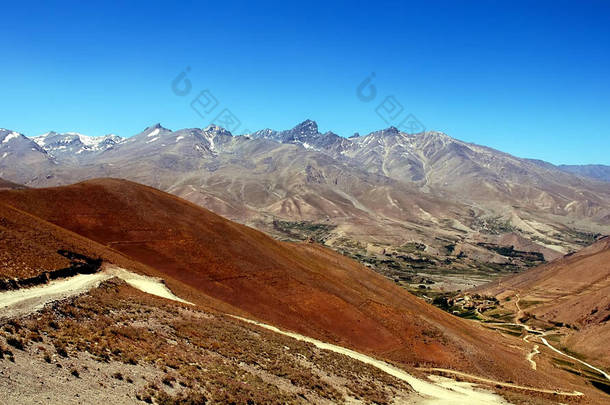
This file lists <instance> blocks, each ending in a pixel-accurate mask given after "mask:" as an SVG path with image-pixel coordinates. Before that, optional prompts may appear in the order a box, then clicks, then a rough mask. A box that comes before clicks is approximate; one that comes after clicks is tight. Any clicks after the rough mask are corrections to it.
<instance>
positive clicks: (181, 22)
mask: <svg viewBox="0 0 610 405" xmlns="http://www.w3.org/2000/svg"><path fill="white" fill-rule="evenodd" d="M254 3H255V2H252V3H250V2H245V1H244V2H231V1H212V2H193V3H187V2H182V3H170V2H166V3H162V2H152V1H147V2H141V3H137V2H124V3H122V5H113V6H111V5H106V4H104V3H102V2H100V3H96V2H44V3H43V2H40V3H36V2H27V1H25V2H5V3H4V4H3V6H2V17H1V18H0V21H1V23H0V55H1V62H0V83H1V88H0V90H1V92H2V93H1V95H2V97H0V127H6V128H11V129H14V130H17V131H20V132H23V133H25V134H26V135H36V134H40V133H43V132H46V131H49V130H56V131H78V132H82V133H85V134H89V135H102V134H106V133H110V132H113V133H117V134H119V135H122V136H130V135H133V134H135V133H137V132H139V131H141V130H142V129H143V128H144V127H146V126H148V125H150V124H153V123H156V122H161V123H162V124H163V125H164V126H166V127H169V128H172V129H178V128H184V127H202V126H205V125H207V124H208V123H209V120H210V119H212V118H213V117H207V116H206V117H205V119H203V118H201V117H199V116H198V115H197V114H196V113H195V112H194V111H193V109H192V108H191V107H190V102H191V101H192V100H193V99H194V98H195V97H196V96H197V95H198V94H199V93H200V91H202V90H205V89H209V91H210V92H211V94H213V96H214V97H216V99H217V100H218V103H219V104H218V107H217V108H216V110H215V111H212V113H215V112H220V110H221V109H224V108H229V109H230V110H231V111H232V112H233V113H234V114H235V115H236V116H237V117H238V118H239V120H240V121H241V122H242V124H241V126H240V128H239V129H238V131H237V132H238V133H240V132H241V131H242V130H245V129H249V130H256V129H261V128H265V127H271V128H275V129H285V128H289V127H292V126H294V125H295V124H296V123H298V122H300V121H302V120H304V119H306V118H311V119H314V120H316V121H317V122H318V124H319V126H320V128H321V129H322V130H332V131H334V132H337V133H338V134H340V135H345V136H349V135H351V134H352V133H354V132H356V131H358V132H360V133H361V134H364V133H368V132H370V131H372V130H375V129H379V128H383V127H387V126H388V125H387V124H386V123H385V122H384V121H383V120H382V119H381V118H380V117H379V116H378V115H377V114H376V112H375V109H376V107H377V105H379V103H381V102H382V101H383V100H384V99H385V97H387V96H390V95H393V96H395V97H396V100H397V101H399V102H400V103H401V104H402V105H403V107H404V112H405V113H412V114H414V115H415V116H416V117H417V118H418V119H419V120H420V121H421V122H422V123H423V124H424V125H425V127H426V128H427V129H434V130H440V131H444V132H446V133H448V134H449V135H451V136H454V137H456V138H459V139H463V140H466V141H471V142H476V143H480V144H484V145H488V146H492V147H495V148H498V149H500V150H504V151H506V152H509V153H513V154H515V155H518V156H522V157H531V158H539V159H544V160H547V161H550V162H553V163H603V164H610V2H608V1H599V2H594V1H573V2H564V1H548V2H546V1H544V2H543V1H524V2H521V1H504V2H500V1H478V2H475V1H472V2H470V1H448V2H445V1H435V2H426V1H417V2H406V1H399V2H383V1H373V2H362V3H360V2H335V1H328V0H326V1H323V2H315V1H314V2H311V1H307V2H302V3H301V4H300V5H298V4H297V2H292V1H284V2H261V3H259V4H254ZM187 66H188V67H190V72H189V74H188V79H189V80H190V81H191V84H192V90H191V93H190V94H188V95H186V96H177V95H176V94H174V93H173V92H172V90H171V82H172V80H173V79H174V78H175V77H176V76H177V75H178V74H179V73H180V72H181V71H183V70H184V69H185V68H186V67H187ZM371 72H374V73H375V78H374V80H373V82H372V83H373V84H374V85H375V87H376V89H377V96H376V98H375V99H374V100H372V101H370V102H368V103H366V102H363V101H361V100H360V99H358V98H357V97H356V88H357V86H358V85H359V84H360V83H361V82H362V81H363V80H364V79H365V78H366V77H367V76H368V75H370V74H371Z"/></svg>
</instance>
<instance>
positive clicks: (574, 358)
mask: <svg viewBox="0 0 610 405" xmlns="http://www.w3.org/2000/svg"><path fill="white" fill-rule="evenodd" d="M540 340H542V343H544V344H545V345H546V346H547V347H548V348H549V349H551V350H552V351H554V352H556V353H559V354H561V355H562V356H565V357H567V358H569V359H572V360H574V361H577V362H579V363H580V364H584V365H585V366H587V367H589V368H590V369H592V370H595V371H597V372H598V373H600V374H601V375H603V376H604V377H605V378H606V379H607V380H609V381H610V375H609V374H608V373H606V372H605V371H603V370H600V369H599V368H597V367H595V366H592V365H591V364H589V363H587V362H584V361H582V360H580V359H577V358H576V357H574V356H570V355H569V354H566V353H564V352H562V351H561V350H559V349H556V348H555V347H553V346H551V344H550V343H549V342H548V341H547V340H546V339H545V338H543V337H540Z"/></svg>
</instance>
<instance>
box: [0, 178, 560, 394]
mask: <svg viewBox="0 0 610 405" xmlns="http://www.w3.org/2000/svg"><path fill="white" fill-rule="evenodd" d="M0 203H3V204H4V205H5V210H10V209H18V210H20V211H25V212H28V213H29V214H31V215H34V216H36V217H39V218H40V219H43V220H44V221H48V222H50V223H52V224H55V225H57V226H60V227H62V228H65V229H67V230H69V231H71V232H74V233H76V234H79V235H80V237H81V238H82V237H84V238H87V239H91V240H92V241H95V242H97V243H94V245H95V248H96V249H106V251H105V252H100V254H101V255H102V254H110V253H114V254H116V256H115V257H114V258H110V261H113V260H115V261H122V262H123V264H122V265H124V266H128V265H129V263H127V261H128V260H131V261H133V262H134V263H136V262H137V263H138V264H137V265H136V266H135V268H132V269H134V270H136V271H141V272H149V273H150V272H151V271H152V272H154V273H155V274H162V275H163V277H164V278H165V279H166V281H167V283H168V285H169V286H170V287H171V288H172V289H174V290H175V291H176V292H177V293H179V294H181V295H182V296H183V297H184V298H186V299H189V300H191V301H193V302H197V303H205V304H206V305H209V304H210V302H211V301H210V299H209V298H208V296H210V297H213V298H214V299H216V300H217V301H215V302H217V303H218V302H223V303H227V304H229V305H230V306H232V307H235V308H239V310H240V312H241V313H242V314H246V315H248V316H250V317H256V318H258V319H261V320H263V321H265V322H268V323H271V324H274V325H277V326H280V327H283V328H287V329H291V330H295V331H297V332H300V333H303V334H306V335H310V336H312V337H317V338H320V339H323V340H327V341H333V342H339V343H340V344H343V345H346V346H350V347H353V348H355V349H358V350H361V351H365V352H368V353H373V354H377V355H379V356H382V357H385V358H388V359H391V360H395V361H398V362H402V363H405V364H416V363H419V364H422V363H425V364H431V365H436V366H440V367H451V368H457V369H462V370H466V371H469V372H473V373H476V374H482V375H486V376H489V377H491V376H496V377H498V378H501V379H504V380H512V381H520V382H522V383H526V384H528V385H534V384H538V385H540V386H542V385H551V386H553V387H556V386H557V385H561V384H562V383H559V384H558V383H557V381H553V382H548V375H546V376H545V375H543V374H542V373H540V372H538V373H536V372H533V371H532V370H531V369H530V368H529V367H528V364H527V362H526V361H525V358H524V351H523V350H522V349H520V348H519V347H518V345H519V344H520V340H518V339H513V338H510V337H503V336H500V335H499V334H497V333H492V332H490V331H488V330H486V329H484V328H482V327H480V326H478V325H476V324H475V323H473V322H470V321H466V320H462V319H460V318H457V317H454V316H451V315H449V314H447V313H445V312H442V311H440V310H438V309H436V308H434V307H432V306H430V305H428V304H426V303H424V302H423V301H421V300H419V299H417V298H415V297H414V296H412V295H411V294H409V293H408V292H406V291H405V290H403V289H401V288H399V287H396V286H395V285H394V284H393V283H391V282H390V281H388V280H386V279H385V278H383V277H381V276H380V275H378V274H376V273H374V272H372V271H370V270H369V269H367V268H365V267H363V266H361V265H360V264H358V263H356V262H354V261H352V260H350V259H347V258H345V257H343V256H341V255H339V254H337V253H334V252H332V251H329V250H327V249H324V248H322V247H320V246H318V245H314V244H289V243H283V242H278V241H276V240H274V239H272V238H270V237H268V236H267V235H265V234H263V233H261V232H259V231H256V230H254V229H251V228H248V227H246V226H242V225H239V224H236V223H233V222H230V221H228V220H226V219H224V218H222V217H220V216H218V215H215V214H213V213H211V212H209V211H207V210H205V209H203V208H200V207H198V206H196V205H194V204H191V203H188V202H186V201H184V200H181V199H179V198H177V197H174V196H171V195H169V194H166V193H163V192H160V191H158V190H156V189H153V188H150V187H146V186H141V185H138V184H135V183H132V182H128V181H125V180H111V179H104V180H93V181H88V182H84V183H79V184H76V185H72V186H66V187H58V188H50V189H28V190H17V191H3V192H0ZM9 206H10V207H12V208H8V207H9ZM3 215H7V216H9V215H10V213H7V214H3ZM43 223H47V222H43ZM70 235H72V234H70ZM90 243H93V242H90ZM100 245H104V246H106V248H103V247H100ZM108 252H110V253H108ZM119 253H120V254H119ZM125 257H128V259H126V258H125ZM118 264H121V263H118ZM226 308H228V306H226V305H225V306H224V307H223V308H220V309H221V310H226ZM564 383H565V382H564ZM564 385H565V384H564Z"/></svg>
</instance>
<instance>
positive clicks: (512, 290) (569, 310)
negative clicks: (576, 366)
mask: <svg viewBox="0 0 610 405" xmlns="http://www.w3.org/2000/svg"><path fill="white" fill-rule="evenodd" d="M483 292H484V293H487V294H492V295H496V296H498V297H499V298H503V297H506V296H509V295H514V294H519V295H520V297H521V300H522V301H524V302H528V301H529V302H530V303H534V304H533V305H531V306H527V309H526V310H527V312H528V313H531V314H534V315H536V317H537V318H539V319H543V320H547V321H553V322H561V323H564V324H567V325H573V326H576V328H577V329H578V331H576V332H574V333H571V334H570V336H569V337H568V338H567V339H566V340H565V341H564V344H566V345H567V346H568V347H570V349H572V350H574V351H576V352H579V353H582V354H586V355H587V356H588V357H589V358H590V359H591V360H594V361H596V362H599V363H601V364H604V365H606V366H609V365H610V346H609V345H608V344H607V342H608V340H610V237H605V238H603V239H601V240H599V241H598V242H596V243H595V244H593V245H591V246H589V247H587V248H585V249H583V250H581V251H580V252H578V253H576V254H573V255H569V256H565V257H563V258H561V259H558V260H555V261H553V262H551V263H549V264H546V265H543V266H539V267H536V268H534V269H531V270H529V271H527V272H525V273H522V274H519V275H517V276H513V277H511V278H508V279H504V280H500V281H499V282H495V283H493V284H491V285H489V286H487V287H485V288H484V289H483Z"/></svg>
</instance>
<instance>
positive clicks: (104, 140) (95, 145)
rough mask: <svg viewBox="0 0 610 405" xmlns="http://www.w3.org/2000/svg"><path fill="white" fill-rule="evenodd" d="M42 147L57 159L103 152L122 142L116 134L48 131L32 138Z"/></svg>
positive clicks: (68, 158) (69, 158)
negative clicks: (94, 134) (91, 134)
mask: <svg viewBox="0 0 610 405" xmlns="http://www.w3.org/2000/svg"><path fill="white" fill-rule="evenodd" d="M32 140H33V141H34V142H36V143H37V144H38V146H40V147H41V148H42V149H44V150H45V151H47V153H49V154H50V155H52V156H54V157H56V158H58V159H67V160H71V159H75V158H79V157H81V156H83V155H89V154H92V153H101V152H104V151H106V150H108V149H110V148H112V147H114V146H115V145H117V144H119V143H121V142H123V138H121V137H120V136H118V135H114V134H108V135H104V136H88V135H83V134H81V133H78V132H66V133H63V134H61V133H58V132H55V131H50V132H47V133H45V134H42V135H39V136H36V137H34V138H32Z"/></svg>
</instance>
